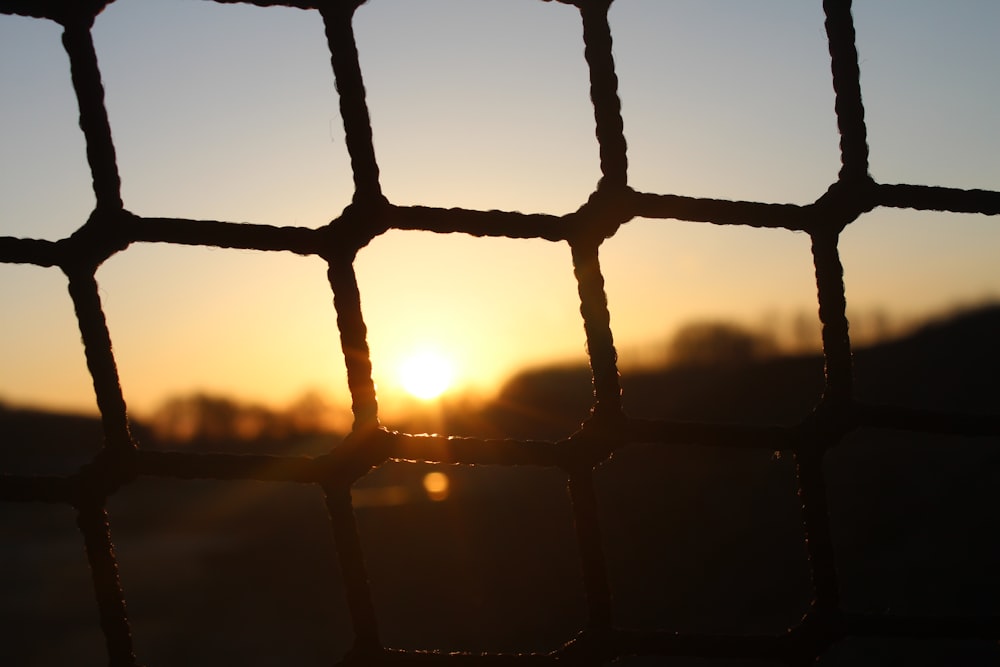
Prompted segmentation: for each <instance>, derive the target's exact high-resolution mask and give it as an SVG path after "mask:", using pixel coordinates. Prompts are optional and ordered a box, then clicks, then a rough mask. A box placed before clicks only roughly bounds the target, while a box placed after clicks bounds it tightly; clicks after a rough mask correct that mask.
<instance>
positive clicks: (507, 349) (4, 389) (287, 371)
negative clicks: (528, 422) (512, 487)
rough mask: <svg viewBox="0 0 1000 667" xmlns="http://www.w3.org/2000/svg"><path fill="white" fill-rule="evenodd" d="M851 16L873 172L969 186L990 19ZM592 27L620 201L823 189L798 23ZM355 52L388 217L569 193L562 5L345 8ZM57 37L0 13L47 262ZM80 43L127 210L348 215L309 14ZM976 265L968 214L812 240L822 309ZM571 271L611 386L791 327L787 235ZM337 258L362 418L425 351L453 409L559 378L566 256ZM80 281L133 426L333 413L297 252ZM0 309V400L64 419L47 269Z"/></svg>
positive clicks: (250, 15)
mask: <svg viewBox="0 0 1000 667" xmlns="http://www.w3.org/2000/svg"><path fill="white" fill-rule="evenodd" d="M854 16H855V23H856V27H857V32H858V50H859V57H860V66H861V85H862V94H863V98H864V102H865V108H866V119H867V125H868V137H869V145H870V147H871V173H872V175H873V176H874V178H875V179H876V180H878V181H880V182H885V183H913V184H929V185H945V186H952V187H961V188H983V189H991V190H996V189H1000V131H998V130H997V126H996V119H997V109H998V108H1000V78H998V77H997V74H996V72H997V70H998V66H1000V40H997V39H996V29H997V27H998V26H1000V3H997V2H995V1H993V0H980V1H973V0H938V1H936V2H931V1H926V0H910V1H908V2H906V3H890V2H886V1H884V0H856V1H855V3H854ZM611 28H612V34H613V38H614V56H615V62H616V66H617V72H618V77H619V81H620V88H619V94H620V97H621V100H622V115H623V118H624V122H625V135H626V139H627V140H628V144H629V150H628V156H629V165H630V166H629V182H630V185H631V186H632V187H633V188H635V189H636V190H639V191H645V192H656V193H669V194H680V195H690V196H697V197H718V198H728V199H747V200H754V201H765V202H792V203H808V202H811V201H813V200H815V199H816V198H817V197H818V196H819V195H821V194H822V193H823V192H824V191H825V190H826V188H827V187H828V186H829V185H830V184H831V183H832V182H833V181H834V180H836V177H837V171H838V168H839V154H838V136H837V133H836V118H835V116H834V113H833V101H834V98H833V89H832V86H831V79H830V71H829V55H828V53H827V44H826V37H825V32H824V28H823V15H822V9H821V2H820V1H819V0H815V1H809V0H761V1H750V0H687V1H673V0H617V1H616V2H615V3H614V6H613V7H612V10H611ZM355 31H356V36H357V43H358V49H359V53H360V58H361V66H362V73H363V76H364V79H365V86H366V90H367V99H368V104H369V109H370V112H371V119H372V128H373V132H374V141H375V151H376V156H377V158H378V161H379V166H380V169H381V175H382V180H381V182H382V187H383V191H384V193H385V194H386V196H387V197H388V198H389V200H390V201H391V202H393V203H395V204H398V205H410V204H423V205H429V206H445V207H448V206H461V207H465V208H475V209H504V210H519V211H523V212H545V213H554V214H565V213H568V212H570V211H573V210H575V209H576V208H577V207H579V206H580V205H581V204H582V203H583V202H584V201H586V199H587V197H588V196H589V194H590V193H591V192H592V191H593V189H594V187H595V185H596V183H597V179H598V177H599V162H598V151H597V143H596V140H595V138H594V119H593V109H592V107H591V105H590V101H589V93H588V78H587V70H586V63H585V61H584V58H583V41H582V31H581V23H580V18H579V13H578V11H577V10H576V9H575V8H573V7H570V6H567V5H563V4H560V3H549V2H541V1H540V0H369V2H368V3H367V4H365V5H364V6H362V7H361V8H360V9H359V10H358V12H357V14H356V16H355ZM60 33H61V28H60V27H59V26H58V25H56V24H55V23H52V22H49V21H43V20H37V19H27V18H21V17H16V16H6V15H0V91H2V93H0V235H5V236H20V237H33V238H43V239H53V240H54V239H59V238H63V237H65V236H68V235H69V234H71V233H72V232H73V231H74V230H75V229H76V228H77V227H79V226H80V225H81V224H82V223H83V222H84V221H85V220H86V218H87V216H88V215H89V213H90V211H91V209H92V208H93V206H94V196H93V193H92V191H91V189H90V175H89V171H88V168H87V163H86V158H85V153H84V144H83V136H82V134H81V132H80V130H79V128H78V125H77V117H78V110H77V107H76V101H75V98H74V96H73V91H72V88H71V85H70V78H69V67H68V60H67V57H66V54H65V52H64V50H63V48H62V45H61V42H60ZM93 36H94V42H95V46H96V49H97V54H98V58H99V61H100V66H101V71H102V76H103V82H104V87H105V90H106V104H107V108H108V113H109V116H110V121H111V127H112V132H113V137H114V141H115V145H116V150H117V155H118V164H119V170H120V173H121V176H122V188H123V189H122V194H123V198H124V201H125V207H126V208H127V209H128V210H130V211H132V212H134V213H136V214H138V215H146V216H159V217H184V218H194V219H214V220H226V221H233V222H248V223H261V224H272V225H298V226H305V227H314V228H315V227H320V226H322V225H324V224H326V223H328V222H329V221H330V220H331V219H333V218H335V217H337V216H338V215H339V214H340V212H341V211H342V210H343V208H344V207H345V206H346V205H347V204H348V203H349V202H350V199H351V195H352V181H351V172H350V164H349V160H348V157H347V153H346V149H345V147H344V133H343V125H342V123H341V120H340V116H339V112H338V107H337V96H336V91H335V88H334V79H333V74H332V71H331V68H330V60H329V53H328V50H327V46H326V42H325V36H324V32H323V24H322V20H321V18H320V16H319V14H318V13H316V12H313V11H303V10H297V9H290V8H284V7H280V8H260V7H253V6H248V5H228V4H226V5H223V4H217V3H214V2H210V1H206V0H117V1H116V2H114V3H113V4H112V5H111V6H110V7H108V8H107V9H106V10H105V11H104V13H103V14H101V15H100V16H99V17H98V19H97V22H96V25H95V27H94V30H93ZM998 250H1000V226H998V221H997V220H996V219H991V218H988V217H985V216H972V215H958V214H935V213H927V212H922V213H918V212H914V211H905V210H876V211H874V212H872V213H871V214H868V215H866V216H863V217H862V218H861V219H860V220H858V221H857V222H856V223H854V224H852V225H851V226H850V227H849V228H848V229H847V230H846V232H845V233H844V235H843V237H842V242H841V253H842V259H843V262H844V265H845V272H846V285H847V293H848V303H849V308H850V309H853V310H854V311H855V312H858V313H865V312H873V311H875V310H878V309H883V310H885V311H886V312H888V313H890V314H892V315H893V316H895V317H899V318H908V317H913V316H918V315H923V314H928V313H934V312H938V311H941V310H943V309H946V308H948V307H949V306H951V305H952V304H954V303H958V302H964V303H971V302H976V301H982V300H984V299H987V298H1000V262H998V261H997V257H998ZM601 261H602V268H603V269H604V274H605V278H606V281H607V292H608V298H609V305H610V311H611V318H612V319H611V324H612V329H613V332H614V335H615V339H616V342H617V344H618V347H619V350H620V353H621V358H622V364H623V366H627V365H628V364H630V363H631V364H635V363H640V362H643V361H644V360H647V359H648V355H649V354H650V352H649V351H650V350H653V349H655V346H656V345H665V342H666V341H667V340H668V339H669V336H670V335H671V333H672V332H673V331H674V330H676V328H677V327H678V326H679V325H680V324H682V323H684V322H687V321H690V320H693V319H705V318H715V319H718V318H729V319H734V320H737V321H740V322H745V323H747V324H751V325H760V324H762V323H764V322H765V321H771V322H774V321H778V322H784V321H790V320H791V319H792V318H794V317H795V316H796V315H798V314H801V313H805V314H806V315H808V316H809V317H815V313H816V298H815V282H814V278H813V273H812V262H811V256H810V251H809V242H808V238H807V237H806V236H805V235H804V234H795V233H791V232H785V231H775V230H760V229H750V228H721V227H716V226H712V225H706V224H701V223H688V222H678V221H671V220H640V219H637V220H633V221H631V222H630V223H628V224H627V225H625V226H624V227H623V228H622V230H621V231H620V232H619V233H618V235H616V236H615V237H614V238H612V239H611V240H609V241H607V242H606V243H605V245H604V246H603V247H602V252H601ZM355 266H356V269H357V272H358V280H359V284H360V289H361V296H362V308H363V311H364V315H365V320H366V323H367V325H368V334H369V344H370V346H371V350H372V359H373V363H374V374H375V380H376V382H377V383H378V385H379V388H380V392H381V396H382V397H383V398H384V399H385V400H384V401H383V402H384V403H386V404H387V405H391V401H392V397H393V396H399V395H400V394H401V391H402V390H401V388H400V387H399V379H398V375H397V372H398V369H399V368H400V367H401V365H402V364H403V363H404V362H405V361H406V359H407V358H408V357H409V356H411V355H412V354H413V353H414V352H417V351H420V350H424V349H436V350H437V351H438V352H439V353H440V354H444V355H447V356H449V357H450V358H451V360H452V363H453V366H454V373H455V382H456V389H455V391H462V390H470V391H475V392H478V393H480V394H488V393H489V392H490V391H492V390H493V389H494V388H495V387H496V385H497V383H498V382H500V381H502V379H503V378H505V377H507V376H509V375H510V374H512V373H514V372H516V371H517V370H518V369H520V368H522V367H525V366H532V365H539V364H542V363H547V362H552V361H559V362H581V363H582V362H584V361H585V348H584V345H585V341H584V334H583V328H582V324H581V320H580V315H579V300H578V297H577V294H576V286H575V282H574V278H573V272H572V264H571V260H570V251H569V248H568V246H566V245H565V244H554V243H550V242H547V241H542V240H532V241H526V240H508V239H475V238H472V237H466V236H461V235H433V234H429V233H420V232H390V233H388V234H386V235H384V236H383V237H380V238H378V239H376V240H375V241H374V242H372V243H371V244H370V245H369V246H368V247H367V248H365V249H364V250H362V251H361V253H360V255H359V257H358V260H357V263H356V265H355ZM97 279H98V281H99V283H100V288H101V298H102V300H103V304H104V307H105V312H106V314H107V318H108V325H109V328H110V331H111V337H112V341H113V345H114V350H115V354H116V359H117V361H118V368H119V373H120V376H121V380H122V385H123V387H124V392H125V399H126V401H127V403H128V404H129V406H130V409H131V410H132V411H133V412H135V413H136V414H139V415H142V414H148V413H149V412H150V411H151V410H153V409H154V408H155V407H156V406H157V405H158V404H159V402H160V401H162V400H163V399H164V398H166V397H168V396H171V395H176V394H183V393H190V392H192V391H195V390H203V391H209V392H213V393H222V394H229V395H233V396H235V397H238V398H240V399H243V400H248V401H260V402H266V403H271V404H274V405H278V406H280V405H283V404H287V403H288V402H290V401H291V400H293V399H295V398H296V396H298V395H300V394H301V393H302V392H303V391H305V390H306V389H317V390H320V391H322V392H324V393H326V394H328V395H330V396H331V397H333V398H334V399H336V400H338V401H343V402H344V403H345V404H346V402H347V400H348V396H347V388H346V380H345V372H344V364H343V360H342V355H341V351H340V348H339V341H338V337H337V336H338V333H337V329H336V322H335V314H334V310H333V306H332V294H331V291H330V288H329V284H328V283H327V282H326V276H325V265H324V263H323V262H322V260H320V259H318V258H315V257H308V258H306V257H299V256H296V255H292V254H289V253H262V252H256V251H239V250H223V249H212V248H202V247H181V246H171V245H165V244H134V245H133V246H131V247H130V248H129V249H127V250H126V251H125V252H123V253H120V254H118V255H116V256H114V257H112V258H111V259H110V260H108V261H107V262H106V263H105V264H104V265H103V266H102V267H101V269H100V270H99V271H98V274H97ZM0 309H2V311H0V312H2V313H3V321H2V326H0V400H3V401H5V402H9V403H15V404H31V405H45V406H52V407H59V408H71V409H75V410H85V411H94V410H95V409H96V407H95V401H94V398H93V390H92V387H91V382H90V378H89V376H88V374H87V372H86V367H85V363H84V357H83V350H82V345H81V344H80V342H79V339H80V336H79V331H78V329H77V325H76V322H75V319H74V316H73V310H72V305H71V302H70V299H69V296H68V294H67V291H66V280H65V278H64V276H63V274H62V273H61V272H60V271H59V270H58V269H56V268H50V269H44V268H39V267H34V266H29V265H8V264H0Z"/></svg>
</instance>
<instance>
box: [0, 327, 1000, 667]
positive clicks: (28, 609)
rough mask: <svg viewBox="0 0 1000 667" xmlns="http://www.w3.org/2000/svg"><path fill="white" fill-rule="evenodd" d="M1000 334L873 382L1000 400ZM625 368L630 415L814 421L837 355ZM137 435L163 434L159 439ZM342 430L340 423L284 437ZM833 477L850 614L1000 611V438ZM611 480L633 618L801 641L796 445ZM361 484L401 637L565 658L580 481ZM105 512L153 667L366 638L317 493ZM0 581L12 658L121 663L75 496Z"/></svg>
mask: <svg viewBox="0 0 1000 667" xmlns="http://www.w3.org/2000/svg"><path fill="white" fill-rule="evenodd" d="M997 340H1000V311H998V310H996V309H993V310H985V311H981V312H978V313H974V314H970V315H967V316H965V317H964V318H961V319H956V320H954V321H952V322H950V323H948V324H947V325H941V326H937V327H930V328H927V329H925V330H922V331H920V332H918V333H916V334H914V335H912V336H910V337H908V338H906V339H905V340H901V341H897V342H895V343H891V344H884V345H881V346H878V347H875V348H871V349H868V350H861V351H859V352H858V353H857V355H856V365H857V383H858V387H857V389H858V394H859V396H860V397H861V398H862V399H864V400H870V401H873V402H887V403H895V404H902V405H908V406H914V407H935V408H937V409H947V410H962V411H973V412H985V413H991V414H996V413H997V411H998V408H1000V390H998V386H997V382H996V377H997V370H998V365H1000V364H998V356H997V353H996V349H995V344H996V343H995V341H997ZM588 382H589V380H588V375H587V372H586V369H548V370H542V371H537V372H534V373H527V374H524V375H522V376H520V377H518V378H516V379H515V380H514V381H512V382H511V384H510V385H508V387H507V389H506V391H505V392H504V394H503V395H502V396H501V399H499V400H498V401H497V402H496V403H495V404H493V405H491V406H488V407H487V408H484V409H483V410H482V411H481V412H478V413H476V414H452V415H449V416H448V418H447V420H448V421H447V424H446V428H448V429H450V430H451V431H453V432H459V433H461V432H467V433H469V434H480V435H499V434H505V433H506V434H511V435H516V436H522V435H529V436H534V437H561V436H564V435H566V434H568V433H569V432H571V431H572V430H573V428H574V426H575V425H576V424H578V423H579V421H580V420H581V419H582V418H583V417H584V416H585V415H586V411H587V408H588V406H589V384H588ZM622 383H623V391H624V400H625V405H626V408H627V410H628V412H629V414H631V415H633V416H638V417H671V418H683V419H692V420H713V421H716V420H723V421H736V422H756V423H775V422H778V423H793V422H795V421H796V420H798V419H800V418H801V417H802V416H803V415H804V414H806V413H807V412H808V410H809V409H810V407H811V406H812V405H813V404H814V403H815V401H816V399H817V397H818V393H819V391H820V389H821V385H822V363H821V361H820V360H819V359H817V358H811V357H799V358H784V359H772V360H767V361H761V362H756V363H752V364H745V365H741V366H738V367H725V368H711V369H674V370H667V371H659V372H644V373H634V374H628V373H626V374H625V375H624V377H623V379H622ZM139 432H140V437H141V439H142V441H143V442H144V446H157V445H156V443H155V442H153V441H152V440H151V439H150V438H151V436H149V435H148V434H147V433H145V432H144V431H143V430H142V429H141V427H140V428H139ZM0 438H2V440H0V443H2V446H0V470H2V471H4V472H24V471H29V472H44V473H60V472H65V471H68V470H72V469H73V468H74V467H75V466H76V465H79V463H80V462H82V461H84V460H86V458H87V457H88V456H89V455H90V454H92V453H93V451H95V449H96V447H97V446H98V445H99V443H100V439H101V436H100V429H99V426H98V425H97V424H96V422H95V421H93V420H89V419H85V418H76V417H60V416H54V415H44V416H43V415H39V414H37V413H26V412H15V411H10V410H8V411H0ZM39 443H41V446H39ZM334 444H335V439H334V438H333V437H332V436H331V437H329V438H322V437H319V438H316V439H313V440H310V441H296V442H288V443H280V444H274V445H273V446H280V447H282V448H285V449H288V450H295V451H297V452H320V451H323V449H325V448H328V447H330V446H333V445H334ZM248 446H256V447H259V443H258V444H257V445H248ZM431 470H443V471H444V472H446V474H447V475H448V476H449V479H450V482H451V486H450V494H449V496H448V498H447V499H445V500H442V501H437V502H435V501H432V500H430V499H429V498H428V497H427V494H426V493H425V492H424V491H423V488H422V486H421V482H422V479H423V476H424V475H425V474H426V473H427V472H429V471H431ZM826 474H827V478H828V482H829V493H830V498H829V500H830V507H831V521H832V524H833V528H834V540H835V547H836V550H837V557H838V568H839V574H840V578H841V587H842V596H843V600H844V604H845V606H846V607H847V608H848V609H850V610H853V611H872V612H883V611H889V612H892V613H897V614H902V615H907V614H932V615H966V614H992V615H1000V568H998V563H1000V517H998V512H1000V441H998V438H995V437H991V438H959V437H946V436H927V435H917V434H911V433H904V432H890V431H874V430H872V431H864V432H858V433H856V434H854V435H852V436H851V437H850V438H849V439H848V441H847V442H845V443H844V444H843V445H841V446H840V447H838V448H837V449H835V450H834V451H832V452H831V453H830V454H829V456H828V458H827V461H826ZM597 479H598V483H599V500H600V503H601V511H602V513H603V517H602V518H603V519H604V522H603V527H604V541H605V551H606V554H607V557H608V562H609V569H610V576H611V582H612V587H613V591H614V600H615V613H616V622H617V623H618V625H620V626H623V627H638V628H666V629H670V630H676V631H681V632H707V633H727V634H728V633H736V634H743V633H780V632H782V631H784V629H785V628H787V627H788V626H789V625H792V624H794V623H795V622H796V621H797V620H798V619H799V618H800V617H801V615H802V613H803V612H804V611H805V609H806V607H807V605H808V603H809V599H810V597H811V592H810V587H809V580H808V566H807V562H806V559H805V551H804V547H803V538H802V533H801V526H800V517H799V506H798V499H797V497H796V491H795V489H796V487H795V471H794V466H793V464H792V462H791V460H790V458H789V457H787V456H785V457H778V456H775V455H774V454H772V453H770V452H741V451H733V450H721V449H713V448H696V447H685V446H678V447H671V448H663V447H651V446H635V447H631V448H628V449H625V450H622V451H621V452H619V453H618V454H616V455H615V457H614V458H613V459H612V460H611V461H609V462H608V463H606V464H604V465H603V466H601V467H600V468H599V470H598V472H597ZM356 491H357V494H356V504H357V506H358V509H357V513H358V519H359V522H360V528H361V533H362V539H363V542H364V545H365V549H366V558H367V564H368V568H369V574H370V579H371V584H372V588H373V592H374V596H375V603H376V609H377V611H378V614H379V620H380V624H381V628H382V634H383V639H384V641H385V643H386V644H387V645H390V646H394V647H400V648H423V649H432V648H443V649H449V650H473V651H526V650H546V649H553V648H556V647H558V646H559V645H560V644H561V643H562V642H564V641H566V640H567V639H569V638H570V637H572V636H573V634H574V633H575V631H576V630H577V629H578V628H580V627H581V626H582V624H583V623H584V620H585V619H584V612H583V609H584V604H583V591H582V585H581V582H580V576H579V559H578V556H577V552H576V547H575V539H574V534H573V525H572V518H571V516H570V506H569V501H568V496H567V492H566V488H565V479H564V478H563V476H562V474H561V473H559V472H557V471H553V470H545V469H537V468H498V467H477V468H458V467H447V468H437V467H434V466H428V465H423V464H404V463H397V464H389V465H387V466H384V467H383V468H380V469H379V470H377V471H376V472H374V473H372V474H371V475H369V476H368V477H367V478H365V479H364V480H362V481H361V482H360V483H359V484H358V485H357V488H356ZM110 515H111V523H112V530H113V538H114V540H115V543H116V545H117V553H118V557H119V561H120V566H121V577H122V581H123V584H124V587H125V592H126V599H127V600H128V606H129V614H130V618H131V621H132V625H133V633H134V639H135V645H136V650H137V653H138V654H139V657H140V660H141V661H142V662H143V663H144V664H146V665H148V666H149V667H158V666H173V665H220V664H242V665H330V664H332V663H333V662H334V661H336V660H337V659H338V658H339V657H340V656H341V655H343V653H344V652H345V651H346V650H347V648H348V647H349V646H350V642H351V628H350V620H349V617H348V614H347V609H346V605H345V603H344V600H343V591H342V587H341V585H340V580H339V574H338V570H337V560H336V555H335V551H334V545H333V541H332V538H331V535H330V531H329V522H328V520H327V518H326V514H325V508H324V504H323V498H322V494H321V492H320V490H319V489H318V488H314V487H310V486H297V485H292V484H271V483H262V482H261V483H251V482H212V481H179V480H172V479H153V478H141V479H139V480H138V481H136V482H135V483H133V484H132V485H129V486H128V487H127V488H125V489H123V490H122V491H121V492H119V493H118V494H117V495H116V496H115V497H114V498H113V500H112V502H111V506H110ZM0 590H2V591H3V594H2V596H0V665H26V666H35V665H82V666H87V665H103V664H106V658H105V654H104V649H103V639H102V636H101V634H100V631H99V628H98V624H97V615H96V610H95V605H94V601H93V597H92V590H91V585H90V581H89V575H88V571H87V565H86V559H85V556H84V553H83V547H82V540H81V538H80V535H79V532H78V531H77V530H76V527H75V523H74V513H73V510H72V509H71V508H68V507H62V506H46V505H40V504H39V505H35V504H4V505H0ZM622 663H623V664H626V665H631V664H634V665H653V664H657V665H660V664H662V665H673V666H684V667H688V666H694V665H698V666H710V665H720V666H732V665H736V664H741V663H737V662H733V661H711V660H692V659H689V660H682V659H676V660H666V659H656V660H654V659H649V658H647V659H626V660H623V661H622ZM744 664H751V663H744ZM752 664H755V665H763V664H766V663H752ZM819 664H820V665H827V666H828V665H898V664H907V665H942V666H944V665H949V666H950V665H996V664H1000V649H998V647H997V645H996V643H991V642H973V641H942V640H927V641H921V642H905V641H890V640H876V639H865V640H862V639H851V640H848V641H846V642H844V643H842V644H840V645H838V646H835V647H834V649H833V650H832V651H831V652H830V653H829V654H828V655H826V656H824V657H823V658H821V659H820V662H819Z"/></svg>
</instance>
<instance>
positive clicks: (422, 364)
mask: <svg viewBox="0 0 1000 667" xmlns="http://www.w3.org/2000/svg"><path fill="white" fill-rule="evenodd" d="M454 377H455V369H454V366H453V364H452V362H451V360H449V359H448V358H446V357H445V356H444V355H442V354H441V353H439V352H436V351H433V350H421V351H419V352H416V353H414V354H412V355H410V356H409V357H407V358H406V359H405V360H404V361H403V363H402V364H400V366H399V381H400V384H402V385H403V388H404V389H405V390H406V391H407V392H409V393H410V394H412V395H413V396H416V397H417V398H421V399H424V400H430V399H432V398H437V397H438V396H440V395H441V394H442V393H444V391H445V390H446V389H448V387H449V386H450V385H451V383H452V380H453V379H454Z"/></svg>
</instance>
